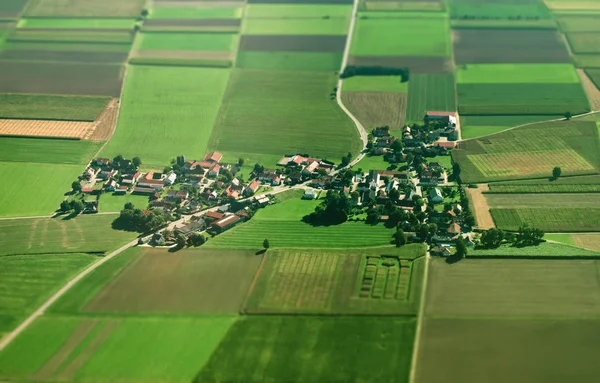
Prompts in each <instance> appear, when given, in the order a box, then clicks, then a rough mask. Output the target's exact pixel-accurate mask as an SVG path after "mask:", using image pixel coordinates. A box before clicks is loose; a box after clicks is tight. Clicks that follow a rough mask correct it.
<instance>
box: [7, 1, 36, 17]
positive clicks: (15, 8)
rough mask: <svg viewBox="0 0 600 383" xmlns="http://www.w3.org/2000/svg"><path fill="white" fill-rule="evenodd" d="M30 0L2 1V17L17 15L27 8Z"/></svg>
mask: <svg viewBox="0 0 600 383" xmlns="http://www.w3.org/2000/svg"><path fill="white" fill-rule="evenodd" d="M28 1H29V0H3V1H0V17H16V16H18V15H19V13H20V12H21V11H22V10H23V8H25V5H26V4H27V2H28Z"/></svg>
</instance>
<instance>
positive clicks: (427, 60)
mask: <svg viewBox="0 0 600 383" xmlns="http://www.w3.org/2000/svg"><path fill="white" fill-rule="evenodd" d="M348 64H349V65H355V66H385V67H392V68H408V70H409V71H410V73H411V75H414V74H441V73H453V71H454V63H453V62H452V58H451V57H435V56H404V55H399V56H371V55H369V56H353V55H350V56H348Z"/></svg>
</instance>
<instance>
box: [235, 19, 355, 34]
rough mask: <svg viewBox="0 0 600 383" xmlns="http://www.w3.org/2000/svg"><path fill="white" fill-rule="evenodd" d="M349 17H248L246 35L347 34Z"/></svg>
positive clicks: (243, 31) (243, 29)
mask: <svg viewBox="0 0 600 383" xmlns="http://www.w3.org/2000/svg"><path fill="white" fill-rule="evenodd" d="M349 22H350V20H349V19H348V18H331V19H325V18H320V19H246V20H245V22H244V23H243V28H242V34H244V35H345V34H346V33H347V31H348V23H349Z"/></svg>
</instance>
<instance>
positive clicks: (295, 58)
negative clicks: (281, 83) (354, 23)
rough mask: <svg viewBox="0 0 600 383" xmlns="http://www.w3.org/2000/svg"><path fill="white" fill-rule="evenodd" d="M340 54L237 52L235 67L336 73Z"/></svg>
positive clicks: (339, 63)
mask: <svg viewBox="0 0 600 383" xmlns="http://www.w3.org/2000/svg"><path fill="white" fill-rule="evenodd" d="M341 64H342V54H340V53H325V52H249V51H240V52H238V56H237V60H236V64H235V65H236V67H238V68H244V69H267V70H289V71H329V72H332V71H336V70H339V69H340V65H341Z"/></svg>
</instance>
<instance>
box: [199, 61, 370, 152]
mask: <svg viewBox="0 0 600 383" xmlns="http://www.w3.org/2000/svg"><path fill="white" fill-rule="evenodd" d="M335 83H336V78H335V77H334V76H333V75H331V74H329V73H320V72H297V73H296V74H295V75H294V76H290V75H289V72H288V71H257V70H247V69H244V70H239V69H238V70H235V71H234V72H233V74H232V78H231V81H230V83H229V85H228V91H227V95H226V96H225V99H224V102H223V105H222V106H221V110H220V112H219V118H218V120H217V123H216V125H215V130H214V133H213V137H212V138H211V145H210V148H211V149H216V150H219V151H225V152H234V153H237V152H240V153H247V152H249V151H251V152H253V153H256V154H273V155H282V154H285V153H297V152H302V153H310V155H312V156H320V157H328V158H339V157H340V156H343V155H345V153H348V152H352V153H355V152H356V151H358V146H359V144H360V143H359V140H358V136H357V132H356V129H355V128H354V127H353V126H352V123H351V121H350V119H349V118H347V116H346V115H345V114H344V113H343V112H342V111H341V110H340V109H339V108H338V105H337V104H336V102H335V101H333V100H330V96H329V95H330V93H331V92H332V91H333V88H334V87H335ZM292 90H293V91H292ZM308 110H310V113H307V111H308Z"/></svg>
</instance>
